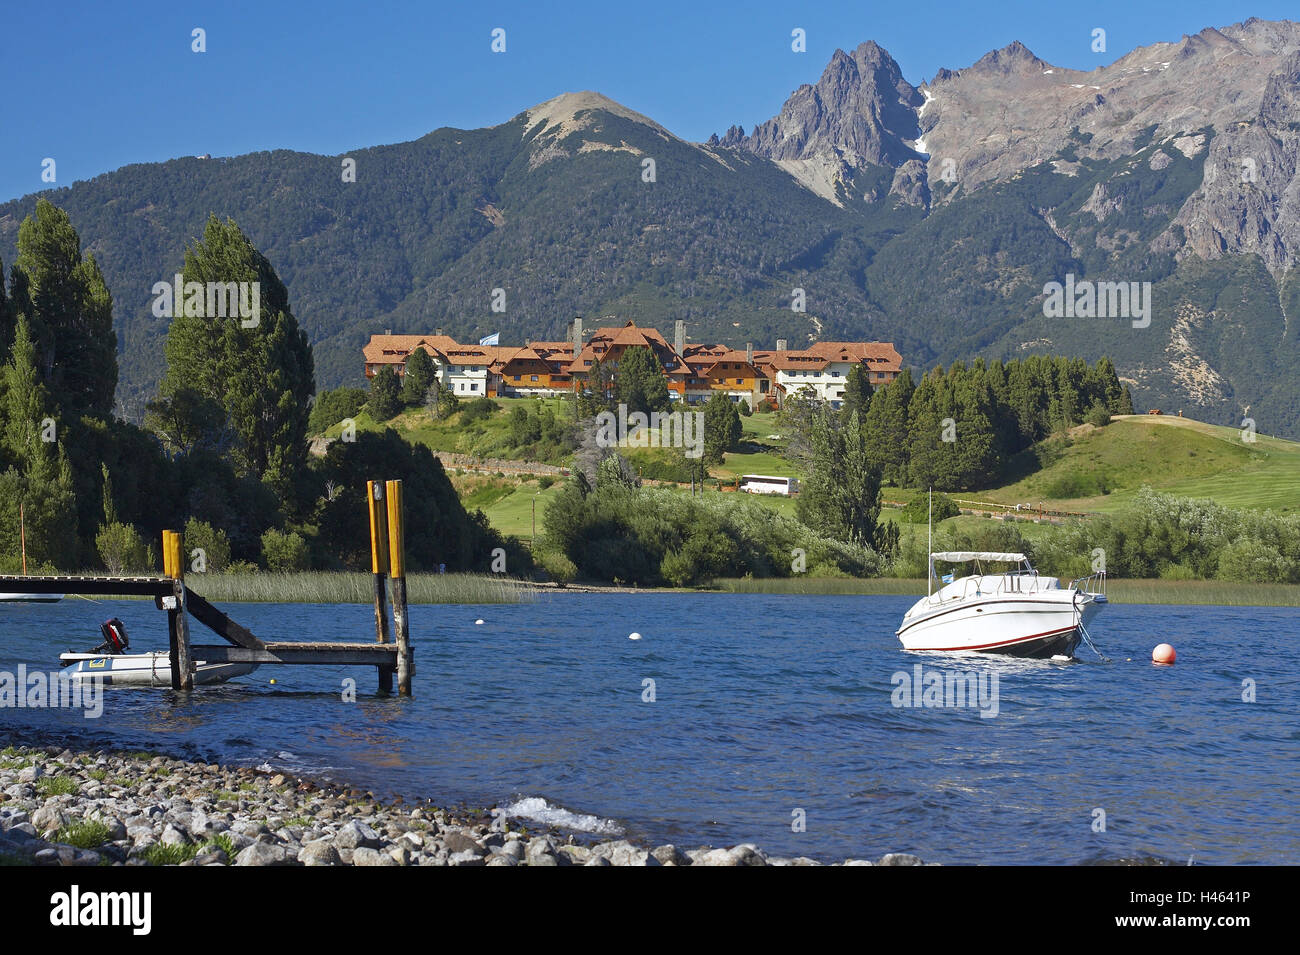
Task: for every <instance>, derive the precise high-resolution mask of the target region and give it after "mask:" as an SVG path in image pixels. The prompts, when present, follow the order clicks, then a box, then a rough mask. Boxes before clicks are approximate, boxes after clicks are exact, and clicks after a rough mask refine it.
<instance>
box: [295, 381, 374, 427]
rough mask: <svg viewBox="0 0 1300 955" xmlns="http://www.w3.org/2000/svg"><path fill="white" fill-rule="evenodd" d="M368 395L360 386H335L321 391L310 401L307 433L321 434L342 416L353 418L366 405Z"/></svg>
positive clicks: (341, 418)
mask: <svg viewBox="0 0 1300 955" xmlns="http://www.w3.org/2000/svg"><path fill="white" fill-rule="evenodd" d="M368 397H369V396H368V395H367V394H366V393H365V391H363V390H362V389H360V388H347V387H344V388H335V389H334V390H333V391H322V392H321V393H320V394H318V395H317V396H316V400H315V401H313V402H312V406H311V415H310V416H309V417H308V418H307V433H308V434H321V433H323V432H325V431H327V430H328V429H329V428H330V426H331V425H336V424H338V423H339V422H340V421H342V420H343V419H344V418H355V417H356V416H357V415H359V414H360V413H361V409H362V408H364V407H365V406H366V399H367V398H368Z"/></svg>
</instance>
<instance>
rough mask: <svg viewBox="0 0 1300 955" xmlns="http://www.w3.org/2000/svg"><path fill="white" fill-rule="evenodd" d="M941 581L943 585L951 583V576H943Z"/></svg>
mask: <svg viewBox="0 0 1300 955" xmlns="http://www.w3.org/2000/svg"><path fill="white" fill-rule="evenodd" d="M942 580H943V582H944V583H945V584H950V583H952V574H944V575H943V578H942Z"/></svg>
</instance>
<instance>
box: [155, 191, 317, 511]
mask: <svg viewBox="0 0 1300 955" xmlns="http://www.w3.org/2000/svg"><path fill="white" fill-rule="evenodd" d="M183 281H184V282H185V283H186V285H188V284H189V283H192V282H197V283H200V285H202V286H204V287H206V286H207V283H209V282H219V283H231V282H235V283H245V282H246V283H257V284H256V288H257V290H258V300H259V306H260V308H259V312H258V314H257V316H256V317H257V321H256V324H254V325H252V326H251V327H244V321H243V320H241V317H240V316H238V315H236V316H235V317H225V318H222V317H216V316H213V317H209V316H207V315H206V314H198V315H195V314H187V313H188V312H190V311H191V310H190V309H188V308H186V307H185V305H186V303H182V302H176V303H173V309H174V312H173V315H174V317H173V318H172V323H171V327H170V329H169V330H168V333H167V344H166V349H165V350H166V355H167V373H166V375H165V376H164V378H163V381H162V383H161V385H160V388H159V390H160V392H161V394H162V396H163V397H165V398H166V397H170V396H172V395H174V394H176V393H177V392H178V391H179V390H180V389H181V388H184V387H190V388H193V389H195V390H196V391H198V392H199V394H200V395H203V396H204V397H207V398H210V399H212V400H213V401H215V402H217V403H218V404H220V405H221V407H222V408H223V409H224V410H225V414H226V419H227V421H228V422H229V425H230V430H231V433H232V434H233V436H234V442H233V444H234V446H233V448H232V457H233V459H234V462H235V464H236V468H237V471H238V473H240V474H241V475H251V476H254V477H257V478H259V479H260V480H262V481H264V482H265V483H266V484H267V485H269V486H270V487H271V488H272V489H273V490H274V491H275V492H276V493H277V494H279V495H280V497H281V499H282V500H285V501H288V502H290V504H291V505H292V503H293V502H294V501H295V500H296V499H297V493H298V490H299V482H300V480H301V479H302V477H303V474H304V472H305V470H306V466H307V441H306V437H307V418H308V416H309V414H310V407H309V403H308V400H309V399H310V398H311V395H312V394H313V392H314V391H315V390H316V384H315V368H314V364H313V361H312V353H311V347H310V345H308V343H307V335H306V333H305V332H304V331H302V329H300V328H299V327H298V321H297V319H296V318H294V316H293V313H292V311H290V308H289V293H288V291H287V290H286V289H285V287H284V283H283V282H281V281H280V278H279V276H277V275H276V273H275V269H273V268H272V267H271V263H270V262H268V261H267V259H266V257H265V256H264V255H262V253H261V252H259V251H258V250H257V249H256V248H255V247H254V246H253V244H252V242H250V241H249V240H248V238H247V237H246V236H245V235H244V233H243V232H242V231H240V229H239V227H238V226H237V225H235V223H234V222H233V221H232V220H230V219H227V220H226V221H225V222H224V223H223V222H220V221H219V220H218V219H217V217H216V216H215V215H214V216H210V217H209V219H208V222H207V226H206V228H205V229H204V232H203V239H202V241H200V242H197V243H195V244H194V245H193V246H191V247H190V248H187V249H186V251H185V267H184V271H183ZM187 298H188V296H187ZM200 311H205V310H200Z"/></svg>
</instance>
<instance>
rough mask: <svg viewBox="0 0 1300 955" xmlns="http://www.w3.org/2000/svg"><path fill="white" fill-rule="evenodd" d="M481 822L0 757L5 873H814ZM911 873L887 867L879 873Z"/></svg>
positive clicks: (477, 816) (38, 752)
mask: <svg viewBox="0 0 1300 955" xmlns="http://www.w3.org/2000/svg"><path fill="white" fill-rule="evenodd" d="M574 840H575V837H574V834H573V833H565V832H563V831H560V830H555V829H549V828H542V829H541V830H536V829H535V828H534V827H525V824H524V821H523V820H519V819H508V818H505V817H503V816H499V815H495V816H494V815H493V814H491V813H490V812H488V811H486V810H484V811H475V810H454V809H443V808H438V807H434V806H432V805H411V804H404V803H402V802H401V801H393V802H389V803H382V802H380V801H379V800H377V799H375V797H374V796H373V795H372V794H369V793H362V792H360V791H358V790H353V789H346V788H343V787H338V786H334V785H331V784H326V783H320V782H317V781H313V780H309V779H301V778H296V777H293V776H290V775H287V774H285V773H279V772H265V771H262V770H257V769H252V768H248V767H229V766H218V765H215V764H210V763H201V762H192V761H188V760H181V759H173V758H170V757H167V756H158V755H154V754H150V753H117V752H111V751H107V750H102V749H95V750H77V751H74V750H72V749H66V748H61V747H57V746H54V747H52V746H44V747H43V746H38V745H33V746H17V745H15V746H9V747H7V748H5V749H3V750H0V866H4V865H51V866H55V865H64V866H97V865H251V866H263V865H363V866H372V865H373V866H404V865H406V866H410V865H430V866H462V865H468V866H481V865H495V866H513V865H543V866H550V865H597V866H600V865H635V866H653V865H705V866H733V865H778V866H779V865H822V864H823V863H820V862H816V861H814V860H812V859H807V858H795V859H790V858H781V857H775V856H768V855H767V854H766V853H764V852H763V851H762V850H761V849H759V848H758V847H757V846H753V845H748V844H747V845H739V846H732V847H730V848H711V847H704V848H699V849H692V850H687V851H683V850H682V849H680V848H678V847H676V846H672V845H663V846H655V847H644V846H637V845H634V844H633V843H631V842H629V841H627V840H622V839H620V840H617V841H607V842H599V843H596V844H584V843H582V842H575V841H574ZM834 864H835V865H921V864H922V862H921V860H920V859H918V858H917V857H916V856H912V855H906V854H901V853H891V854H889V855H886V856H884V857H883V858H882V859H880V860H879V861H877V862H872V861H869V860H865V859H849V860H846V861H844V862H838V863H834Z"/></svg>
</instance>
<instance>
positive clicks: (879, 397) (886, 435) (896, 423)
mask: <svg viewBox="0 0 1300 955" xmlns="http://www.w3.org/2000/svg"><path fill="white" fill-rule="evenodd" d="M915 391H916V385H915V383H913V381H912V370H911V369H910V368H904V369H903V371H902V373H900V374H899V376H898V377H897V378H895V379H894V380H893V381H891V382H890V383H889V384H888V385H886V386H885V387H884V388H881V389H879V390H878V391H876V393H875V394H873V395H872V396H871V405H870V406H869V407H868V409H867V413H866V416H865V417H864V419H863V432H864V440H865V441H866V445H867V453H868V454H869V455H870V457H871V459H872V460H873V461H875V462H876V465H877V466H878V467H879V468H880V472H881V479H882V480H883V481H884V482H885V483H887V484H892V485H894V486H896V487H901V486H903V485H904V484H905V483H906V482H907V461H908V444H909V440H910V439H909V429H908V417H907V415H908V406H909V405H910V404H911V402H912V394H913V392H915Z"/></svg>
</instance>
